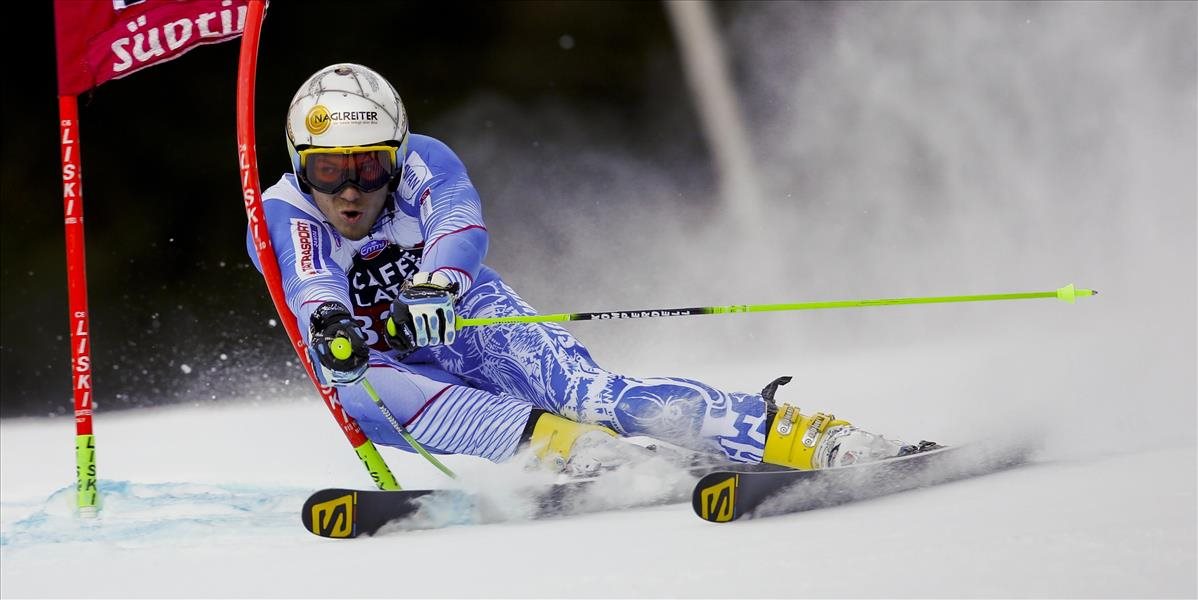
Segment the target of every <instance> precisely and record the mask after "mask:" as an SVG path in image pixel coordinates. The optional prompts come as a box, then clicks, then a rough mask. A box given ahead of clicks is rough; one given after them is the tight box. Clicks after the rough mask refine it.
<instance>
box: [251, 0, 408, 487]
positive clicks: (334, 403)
mask: <svg viewBox="0 0 1198 600" xmlns="http://www.w3.org/2000/svg"><path fill="white" fill-rule="evenodd" d="M265 12H266V2H265V0H251V2H250V5H249V12H248V14H247V15H246V22H245V30H244V31H243V32H242V36H241V58H240V61H239V62H238V66H237V160H238V165H239V166H240V170H241V193H242V200H243V201H244V204H245V212H246V217H247V218H248V219H249V225H250V232H251V234H252V236H253V238H254V249H255V251H256V252H257V254H258V264H260V265H261V266H262V276H263V278H264V279H266V287H267V288H268V289H269V290H270V298H271V300H272V301H273V302H274V305H275V311H276V312H278V313H279V320H280V321H282V322H283V328H284V329H286V330H287V336H288V337H289V338H290V339H291V345H292V346H293V347H294V348H295V352H296V354H298V355H299V360H300V364H302V365H304V370H305V371H306V372H307V373H308V378H309V379H311V380H312V384H313V385H315V386H316V389H317V391H319V392H320V397H321V398H322V399H324V403H325V406H326V407H328V409H329V412H331V413H332V415H333V418H334V419H335V420H336V421H337V425H338V426H339V427H341V431H342V432H343V433H344V434H345V437H346V439H348V440H349V443H350V445H351V446H353V448H354V451H355V452H356V453H357V454H358V458H359V459H360V460H361V461H362V464H363V465H364V466H365V467H366V471H367V472H368V473H370V477H371V478H372V479H373V480H374V482H375V485H377V486H378V487H379V489H383V490H398V489H399V483H398V482H397V481H396V480H395V476H394V475H392V474H391V469H390V468H389V467H388V466H387V463H386V462H385V461H384V460H383V457H382V455H380V454H379V451H378V448H376V447H375V445H374V444H373V443H372V442H371V441H370V439H369V438H367V437H366V434H365V433H363V432H362V428H361V427H359V426H358V423H357V421H355V420H354V419H353V417H351V416H349V415H348V414H347V413H346V412H345V409H344V408H343V407H342V406H341V402H340V401H339V400H338V399H337V390H335V389H333V388H332V387H330V386H325V385H321V384H320V380H319V379H317V377H316V370H315V367H314V365H313V364H312V358H311V356H310V355H309V354H308V350H307V344H306V343H305V342H304V338H303V335H302V334H301V333H300V330H299V326H298V325H297V324H296V322H295V315H294V314H292V312H291V309H290V308H289V307H288V306H287V298H286V296H284V294H283V280H282V276H281V275H280V274H279V263H278V260H277V259H276V258H275V253H274V248H273V247H272V245H271V241H270V233H269V232H268V231H267V230H266V223H265V222H264V221H263V218H264V213H263V210H262V189H261V186H260V185H259V183H258V155H257V145H256V143H255V138H254V80H255V78H256V75H257V68H258V38H259V37H260V36H261V33H262V19H263V18H264V16H265Z"/></svg>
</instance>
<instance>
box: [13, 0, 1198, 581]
mask: <svg viewBox="0 0 1198 600" xmlns="http://www.w3.org/2000/svg"><path fill="white" fill-rule="evenodd" d="M752 7H753V10H752V11H746V12H745V13H744V16H743V17H742V18H738V19H737V20H736V21H735V22H734V23H732V24H731V30H730V32H729V46H730V48H732V51H733V52H735V53H736V56H738V57H739V58H741V59H743V60H741V61H740V64H743V65H744V66H745V68H746V69H747V71H746V73H745V76H746V80H745V86H746V87H745V92H746V93H745V98H746V102H747V105H748V106H751V107H755V108H756V109H757V110H756V111H754V113H753V114H754V115H756V118H757V119H758V120H759V122H758V123H757V124H756V126H755V132H756V137H755V139H754V142H755V144H756V145H757V148H756V150H757V152H758V153H759V154H758V156H759V157H760V159H761V169H762V172H763V173H768V174H770V181H767V182H765V183H766V184H767V185H766V188H765V189H766V190H767V191H769V192H770V193H771V194H772V196H771V198H773V200H774V201H775V203H774V204H773V205H771V217H772V218H771V220H770V222H769V223H763V224H759V225H760V227H757V228H754V229H751V230H749V232H750V233H747V234H745V235H742V236H739V237H738V236H737V235H735V234H734V233H735V232H730V231H728V230H727V229H726V228H725V227H724V223H725V220H724V219H723V218H720V217H713V216H710V215H708V213H706V212H704V211H703V210H698V211H695V210H693V209H692V208H693V207H691V206H690V205H689V204H688V203H690V202H694V200H693V199H690V198H686V197H685V196H684V194H683V193H682V192H681V191H680V190H678V189H677V188H676V187H675V186H673V185H671V184H670V181H672V180H673V179H674V178H676V177H678V176H679V175H677V174H670V173H666V172H664V171H662V170H659V169H656V168H655V167H654V163H657V162H661V161H656V160H642V159H641V157H633V156H624V155H623V154H621V153H608V154H602V152H601V149H596V148H593V147H592V144H591V142H592V140H591V139H590V138H587V137H582V138H580V139H575V140H560V139H558V140H556V143H555V144H541V147H547V148H565V149H573V148H586V149H587V151H586V152H579V155H580V156H581V157H582V159H581V161H582V162H580V163H578V164H580V165H584V166H585V169H583V168H581V167H580V168H579V169H578V172H577V173H574V172H571V174H570V176H565V175H563V176H562V177H560V178H557V179H556V180H555V179H554V178H544V180H540V179H538V180H537V181H536V185H528V182H527V180H526V179H522V178H518V177H517V178H505V179H500V180H495V181H492V183H491V186H490V187H488V188H487V190H486V202H487V206H488V211H489V217H488V222H489V223H491V219H492V218H493V217H495V216H498V215H504V214H505V213H510V214H513V215H516V216H517V217H516V218H511V219H508V220H507V221H506V222H504V223H503V225H502V226H497V227H495V228H494V233H493V244H492V246H493V248H492V251H491V253H490V254H489V255H488V262H489V264H492V265H493V266H496V267H497V268H499V269H500V271H501V272H503V273H504V274H505V277H507V278H508V281H509V282H511V283H513V285H514V286H515V287H516V288H517V289H518V290H520V291H521V293H522V294H523V295H524V297H525V298H526V299H528V300H529V301H530V302H532V303H533V304H534V306H537V307H538V308H540V309H541V310H543V311H545V312H564V311H570V310H608V309H626V308H641V307H647V306H694V305H706V304H733V303H750V302H762V303H769V302H790V301H800V300H833V299H847V298H854V297H856V298H878V297H894V296H916V295H941V294H943V295H953V294H967V293H998V292H1004V291H1024V290H1043V289H1052V288H1055V287H1058V286H1061V285H1064V284H1066V283H1070V282H1072V283H1076V284H1077V285H1079V286H1081V287H1094V288H1098V289H1099V290H1100V291H1101V295H1099V296H1098V297H1096V298H1083V299H1080V300H1079V301H1078V303H1077V304H1076V305H1065V304H1062V303H1059V302H1056V301H1055V300H1044V301H1040V300H1037V301H1019V302H1005V303H995V304H985V305H981V304H975V305H940V306H935V307H893V308H884V309H883V308H877V309H864V310H859V311H819V312H813V313H804V314H801V315H795V314H784V313H776V314H752V315H729V316H724V317H691V318H686V319H659V320H653V321H648V320H646V321H643V322H635V323H634V322H611V323H577V324H571V329H572V330H573V331H575V333H576V334H577V335H578V336H579V338H580V339H582V340H583V341H584V342H585V343H586V344H587V345H588V346H589V347H590V349H591V350H592V353H593V354H594V355H595V356H596V358H597V359H598V360H599V361H600V363H601V364H604V365H605V366H607V367H608V368H611V369H613V370H616V371H621V372H624V373H628V374H629V375H634V376H635V375H643V376H650V375H677V376H686V377H692V378H695V379H700V380H703V381H705V382H708V383H711V384H713V385H716V386H719V387H722V388H725V389H729V390H741V391H755V390H760V389H761V386H762V385H764V384H765V383H766V382H768V381H770V380H771V379H773V378H774V377H777V376H778V375H783V374H789V375H794V376H795V381H794V382H793V383H791V384H790V385H789V386H787V387H785V388H783V389H782V391H781V392H780V396H779V397H780V398H781V399H784V400H787V401H792V402H798V403H800V405H801V406H803V407H805V408H808V409H813V410H824V411H834V412H835V413H836V414H837V415H838V416H840V417H843V418H847V419H849V420H851V421H853V422H854V423H856V424H858V425H861V426H863V427H866V428H868V429H871V430H874V431H877V432H879V433H884V434H887V435H891V436H896V437H900V438H903V439H908V440H915V439H933V440H937V441H941V442H945V443H949V444H956V443H962V442H966V441H968V440H970V439H976V438H979V437H984V436H988V435H995V434H1001V433H1004V432H1010V431H1016V432H1018V431H1022V430H1024V429H1025V428H1027V427H1035V428H1038V429H1044V430H1047V431H1049V432H1050V433H1051V438H1050V444H1049V446H1048V447H1047V448H1045V450H1044V452H1043V455H1042V456H1040V457H1039V458H1038V460H1037V462H1036V463H1035V464H1033V465H1031V466H1027V467H1024V468H1019V469H1016V470H1012V471H1009V472H1004V473H1001V474H995V475H991V476H986V477H981V478H977V479H971V480H968V481H962V482H957V483H952V484H948V485H943V486H939V487H935V488H931V489H927V490H919V491H913V492H908V493H903V494H899V495H895V496H890V497H886V498H881V499H876V500H871V501H867V502H860V503H856V504H852V505H848V506H842V507H837V508H831V509H825V510H820V511H815V512H811V513H805V514H798V515H790V516H783V517H775V518H770V519H762V520H759V521H749V522H744V523H734V524H728V525H716V524H710V523H706V522H703V521H700V520H699V519H697V518H696V517H695V516H693V514H692V513H691V510H690V508H689V507H688V506H686V505H685V504H680V505H671V506H661V507H655V508H647V509H637V510H622V511H613V512H609V513H602V514H594V515H587V516H579V517H570V518H562V519H554V520H545V521H537V522H524V523H506V524H494V525H485V526H469V527H452V528H447V529H441V530H432V531H418V532H402V533H396V534H393V535H387V536H379V537H375V538H369V539H361V540H352V541H344V540H326V539H321V538H317V537H315V536H313V535H311V534H309V533H307V532H306V531H304V530H303V529H302V528H301V526H300V521H299V514H298V512H299V508H300V505H301V502H302V501H303V499H304V497H305V496H306V495H307V494H308V493H309V492H311V491H312V490H315V489H318V488H323V487H331V486H344V487H362V488H366V487H369V485H370V484H369V481H368V480H367V477H366V475H365V473H364V472H363V469H362V467H361V465H360V464H359V463H358V460H357V458H356V457H355V456H354V454H353V453H352V451H351V450H350V449H349V447H348V445H347V444H346V443H345V441H344V440H343V436H342V435H341V433H340V432H339V431H338V430H337V429H336V428H335V426H334V425H333V423H332V420H331V419H330V417H329V416H328V415H327V411H326V410H325V408H324V407H323V406H322V404H321V403H320V401H319V400H318V399H317V398H316V396H315V394H313V393H308V394H305V395H303V396H302V397H294V398H276V399H274V400H273V401H270V402H253V401H251V400H250V399H251V398H255V397H258V396H262V397H268V394H263V393H261V390H256V389H248V388H249V387H251V386H247V389H245V395H244V398H243V399H237V398H231V399H226V400H224V401H223V402H219V403H218V402H208V401H205V402H204V404H202V405H201V404H199V403H197V404H196V405H194V406H176V407H160V408H146V409H139V410H136V411H128V412H111V411H106V410H105V408H104V406H103V403H104V399H103V398H104V393H105V392H104V390H103V379H102V377H101V376H99V375H98V376H97V378H96V386H97V394H98V396H97V397H98V398H99V403H100V405H99V407H98V412H97V415H96V421H95V426H96V435H97V438H96V442H97V451H98V470H99V476H100V479H101V488H102V490H103V492H104V493H103V497H104V502H105V507H104V509H103V511H102V512H101V516H100V518H98V519H96V520H93V521H82V520H78V519H76V518H75V517H73V516H72V515H71V512H70V501H71V497H72V493H71V486H72V485H73V482H74V468H75V467H74V464H73V461H74V458H73V446H74V444H73V442H74V440H73V436H74V427H73V423H72V421H71V420H70V419H63V418H28V419H9V420H3V421H0V596H3V597H5V598H8V597H26V596H31V597H64V596H66V597H81V596H87V597H312V596H316V597H380V596H391V597H430V596H437V597H467V596H469V597H644V596H666V597H1104V598H1105V597H1126V598H1142V597H1186V598H1194V597H1195V596H1198V582H1196V577H1198V551H1196V544H1198V542H1196V539H1198V533H1196V520H1198V519H1196V515H1195V513H1196V512H1198V509H1196V506H1198V500H1196V497H1195V496H1196V493H1195V488H1196V484H1195V481H1196V478H1198V456H1196V455H1198V452H1196V450H1198V443H1196V434H1195V432H1196V430H1198V427H1196V425H1198V418H1196V413H1195V405H1196V396H1198V394H1196V392H1198V386H1196V380H1195V371H1196V367H1195V364H1196V353H1195V330H1196V326H1195V325H1196V323H1195V321H1196V317H1198V312H1196V310H1195V300H1194V299H1195V296H1196V289H1195V273H1196V268H1195V261H1196V260H1198V258H1196V252H1195V248H1196V246H1195V233H1196V231H1195V222H1196V221H1195V207H1196V204H1195V197H1196V194H1195V181H1196V180H1195V176H1194V175H1195V164H1196V162H1198V161H1196V160H1195V148H1196V145H1195V131H1196V130H1198V128H1196V127H1195V110H1194V107H1195V85H1194V81H1195V79H1194V78H1195V71H1194V56H1195V54H1194V43H1195V42H1194V40H1195V39H1196V38H1195V36H1194V26H1195V18H1194V17H1195V5H1194V4H1193V3H1139V2H1137V3H1101V4H1099V3H1064V2H1061V3H1053V2H1047V3H865V4H858V3H843V4H827V5H825V4H820V5H815V4H808V3H781V2H775V3H759V4H753V5H752ZM825 12H829V13H831V14H830V17H829V18H828V19H824V18H823V15H824V13H825ZM796 32H798V33H797V34H796ZM493 104H495V101H488V100H487V98H486V96H485V95H482V96H479V97H478V98H476V99H474V100H473V101H472V102H471V103H468V105H467V107H466V108H464V109H463V110H462V111H460V112H457V113H455V114H453V115H449V116H448V117H445V119H444V121H443V122H440V123H433V124H431V125H430V126H429V130H431V131H436V132H438V133H439V134H442V135H444V136H445V137H446V138H447V139H451V140H452V139H473V138H475V137H477V136H478V135H479V132H478V126H477V123H478V122H480V121H481V119H479V118H473V117H471V114H472V113H470V112H469V111H470V110H477V111H480V112H479V113H478V114H486V115H492V114H494V112H487V111H494V110H500V111H501V112H500V113H499V114H501V115H502V116H503V118H499V117H494V118H492V117H488V119H491V120H493V121H494V122H495V123H514V124H519V125H520V126H521V127H522V128H523V130H527V131H537V132H538V135H540V133H541V132H544V131H545V129H546V127H545V123H546V119H550V122H552V117H553V115H555V114H556V112H555V111H554V110H547V109H546V106H547V105H542V104H534V105H531V106H530V107H527V108H520V107H519V106H518V105H517V104H516V103H507V102H499V103H498V108H496V107H495V106H492V105H493ZM548 106H549V108H553V106H552V105H548ZM484 109H486V110H484ZM565 114H572V113H565ZM576 116H577V117H578V118H579V119H590V115H576ZM599 116H602V115H599ZM468 117H469V118H468ZM567 120H568V119H567ZM488 122H490V121H488ZM598 122H600V123H602V122H604V121H603V120H602V119H600V120H599V121H598ZM688 126H689V125H688ZM550 129H552V128H550ZM562 129H563V130H566V131H568V130H569V129H570V128H569V127H562ZM545 135H549V133H545ZM484 139H487V138H484ZM512 139H516V140H518V143H509V144H506V145H504V144H499V143H496V144H494V145H493V147H492V146H488V145H487V144H485V143H484V144H481V145H480V146H479V147H477V148H474V149H473V150H472V158H471V159H470V162H471V164H472V165H486V166H485V167H480V166H475V167H472V168H474V169H476V170H478V171H480V172H486V171H487V170H493V171H497V172H502V173H508V172H522V169H524V168H526V167H527V166H528V165H534V166H537V165H541V163H540V162H538V161H542V160H544V159H543V156H541V155H540V154H536V153H535V152H533V151H532V150H528V149H527V148H526V149H525V150H523V151H522V150H520V148H521V147H531V145H529V144H527V143H525V140H527V139H528V138H527V137H526V136H524V135H523V134H522V135H520V136H512ZM621 160H623V162H621ZM505 161H510V162H505ZM588 161H598V162H601V163H602V166H603V167H604V168H602V169H598V168H596V165H594V164H592V162H588ZM664 162H669V161H664ZM496 165H498V167H496ZM702 168H707V166H706V165H704V166H702ZM591 171H597V172H601V173H600V175H601V176H600V175H587V174H586V173H589V172H591ZM933 175H934V176H933ZM588 177H589V178H588ZM506 180H510V182H507V183H505V181H506ZM555 184H558V185H561V186H562V187H561V188H560V189H559V188H554V187H553V185H555ZM541 186H544V187H541ZM792 194H793V200H792ZM563 198H570V199H572V200H573V203H572V204H571V205H570V210H569V211H560V210H536V208H535V207H536V206H537V204H535V202H538V201H539V202H542V203H543V204H542V205H543V206H545V207H552V208H555V209H556V208H557V207H559V206H561V202H562V199H563ZM621 198H626V199H631V200H634V201H635V207H636V210H635V211H633V212H630V213H628V214H625V215H622V214H621V213H620V212H618V211H615V210H611V208H610V207H611V205H610V202H613V201H615V200H618V199H621ZM678 198H682V200H681V201H678V200H677V199H678ZM505 199H514V200H512V202H513V203H515V202H518V204H505V201H506V200H505ZM783 199H785V200H786V201H785V202H783V201H782V200H783ZM679 202H681V203H679ZM700 204H701V203H700ZM529 214H537V215H541V214H543V215H552V216H553V218H552V219H549V220H543V219H540V218H537V219H531V218H527V216H526V215H529ZM547 219H548V217H547ZM636 223H639V224H640V225H636ZM634 225H636V226H634ZM548 229H552V230H553V231H554V233H553V235H549V234H547V233H546V231H547V230H548ZM547 236H548V237H547ZM613 239H615V240H618V243H613ZM564 240H569V243H567V242H566V241H564ZM729 240H737V241H738V242H737V243H729ZM600 264H601V265H602V267H601V268H597V267H596V265H600ZM629 282H633V283H632V284H630V283H629ZM93 301H94V302H100V301H102V300H101V299H97V298H93ZM109 301H111V299H109ZM270 316H273V315H270ZM7 317H8V315H6V318H7ZM270 335H279V334H278V332H277V330H273V331H272V332H271V333H270ZM100 343H101V340H96V344H97V345H99V344H100ZM190 364H193V365H194V364H196V363H194V362H192V363H190ZM200 374H202V373H201V372H200V370H199V369H197V370H196V373H194V374H191V375H187V376H190V377H196V376H198V375H200ZM207 397H208V396H206V395H198V396H197V400H199V399H201V398H207ZM63 401H64V402H66V399H63ZM383 452H384V456H385V457H386V459H387V460H388V462H389V464H390V465H391V468H392V470H393V471H394V472H395V473H396V475H397V476H398V477H399V479H400V481H401V483H403V484H404V485H405V486H406V487H409V488H419V487H428V486H441V485H446V484H447V483H448V482H447V481H446V480H445V478H444V476H442V475H441V474H440V473H439V472H437V471H436V470H435V469H433V468H432V467H431V466H429V465H427V464H425V463H424V462H423V461H422V460H421V459H420V458H419V457H416V456H412V455H404V454H402V453H399V452H395V451H392V450H390V449H383ZM446 462H447V463H448V464H449V465H450V466H451V467H452V468H454V469H455V470H457V471H458V472H459V473H460V474H461V475H462V480H463V481H465V482H469V484H470V485H472V486H476V487H480V488H500V487H503V486H504V485H505V480H506V479H507V478H508V477H510V475H511V470H510V469H509V468H508V466H507V465H503V466H495V465H491V464H489V463H486V462H484V461H481V460H477V459H472V458H469V457H448V458H447V459H446Z"/></svg>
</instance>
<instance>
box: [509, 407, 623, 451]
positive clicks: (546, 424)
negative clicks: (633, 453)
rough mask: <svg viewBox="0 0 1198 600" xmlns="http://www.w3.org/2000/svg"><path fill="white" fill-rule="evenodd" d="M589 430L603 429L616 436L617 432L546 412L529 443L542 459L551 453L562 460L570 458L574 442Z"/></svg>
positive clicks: (533, 430) (535, 427)
mask: <svg viewBox="0 0 1198 600" xmlns="http://www.w3.org/2000/svg"><path fill="white" fill-rule="evenodd" d="M588 431H602V432H604V433H606V434H608V435H610V436H612V437H616V432H614V431H612V430H610V429H608V428H606V427H602V426H600V425H587V424H585V423H575V422H574V421H571V420H569V419H566V418H563V417H559V416H557V415H555V414H551V413H544V414H542V415H541V416H540V418H538V419H537V424H536V425H534V426H533V428H532V437H530V438H529V442H530V444H529V445H530V446H531V447H532V448H533V450H534V451H535V452H536V454H537V458H539V459H541V460H545V457H547V456H551V455H557V456H560V457H561V459H562V460H569V458H570V448H572V447H574V442H575V441H577V440H578V438H579V437H580V436H582V434H584V433H587V432H588Z"/></svg>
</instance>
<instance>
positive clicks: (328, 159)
mask: <svg viewBox="0 0 1198 600" xmlns="http://www.w3.org/2000/svg"><path fill="white" fill-rule="evenodd" d="M398 150H399V149H398V148H396V147H395V146H347V147H342V148H306V149H304V150H299V151H298V153H299V160H300V169H299V175H300V178H301V179H302V180H303V182H304V183H306V184H308V185H309V186H310V187H311V188H312V189H314V190H317V191H319V192H324V193H326V194H336V193H337V192H340V191H341V190H343V189H345V186H347V185H354V186H356V187H357V188H358V189H359V190H362V191H363V192H365V193H370V192H374V191H377V190H380V189H382V188H383V186H385V185H387V184H388V183H390V182H391V179H392V178H393V177H394V176H395V175H396V174H397V173H398V172H399V170H400V167H399V162H398V161H397V160H396V154H397V152H398Z"/></svg>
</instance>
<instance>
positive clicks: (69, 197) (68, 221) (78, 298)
mask: <svg viewBox="0 0 1198 600" xmlns="http://www.w3.org/2000/svg"><path fill="white" fill-rule="evenodd" d="M58 117H59V127H58V129H59V134H60V135H59V142H60V144H61V148H62V203H63V207H62V210H63V217H64V219H63V221H64V226H65V228H66V244H67V302H68V306H69V310H70V324H71V389H72V390H73V393H74V396H75V505H76V508H77V509H78V512H79V514H80V515H81V516H95V514H96V511H97V509H98V501H99V493H98V490H97V489H96V436H95V434H94V433H93V432H92V408H93V405H94V398H93V396H92V364H91V363H92V357H91V337H90V336H89V331H90V322H89V319H88V313H87V257H86V253H85V252H84V239H83V171H82V168H81V166H80V160H79V103H78V101H77V100H76V98H75V96H59V97H58Z"/></svg>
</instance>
